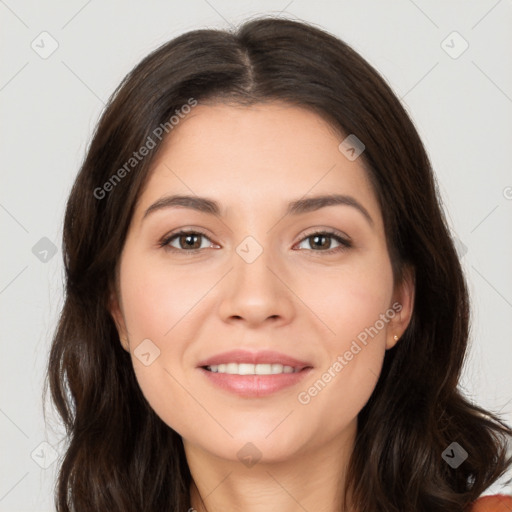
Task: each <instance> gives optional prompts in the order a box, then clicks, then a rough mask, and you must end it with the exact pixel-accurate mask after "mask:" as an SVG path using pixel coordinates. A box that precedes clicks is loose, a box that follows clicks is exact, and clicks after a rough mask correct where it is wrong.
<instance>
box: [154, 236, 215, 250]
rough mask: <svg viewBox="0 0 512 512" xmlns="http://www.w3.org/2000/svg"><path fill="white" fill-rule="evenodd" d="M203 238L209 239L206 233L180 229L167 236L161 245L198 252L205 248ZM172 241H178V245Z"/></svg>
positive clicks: (169, 248) (171, 248) (167, 247)
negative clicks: (202, 242)
mask: <svg viewBox="0 0 512 512" xmlns="http://www.w3.org/2000/svg"><path fill="white" fill-rule="evenodd" d="M202 238H203V239H206V240H209V239H208V238H207V237H206V235H205V234H203V233H200V232H197V231H180V232H178V233H174V234H173V235H171V236H168V237H166V238H165V239H164V240H162V241H161V243H160V246H161V247H164V248H165V249H168V250H170V251H181V252H196V251H199V250H201V249H204V248H205V247H202V244H201V239H202ZM171 242H176V243H177V246H176V245H172V243H171Z"/></svg>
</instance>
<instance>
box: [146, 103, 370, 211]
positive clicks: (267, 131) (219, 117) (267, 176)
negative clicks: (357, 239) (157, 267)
mask: <svg viewBox="0 0 512 512" xmlns="http://www.w3.org/2000/svg"><path fill="white" fill-rule="evenodd" d="M344 138H345V136H344V135H343V134H341V133H339V132H338V130H336V129H335V128H334V127H333V126H331V125H330V124H329V123H328V122H327V121H325V120H324V119H323V118H322V117H320V116H319V115H318V114H316V113H314V112H312V111H311V110H308V109H305V108H302V107H297V106H293V105H289V104H286V103H280V102H274V103H265V104H257V105H254V106H250V107H243V106H238V105H227V104H213V105H204V104H200V105H198V106H196V107H195V108H194V109H192V111H191V112H190V114H188V115H186V116H184V118H183V119H181V120H180V121H179V123H178V124H177V125H176V126H175V127H174V129H173V131H172V132H171V133H170V134H169V136H168V138H167V139H166V140H165V142H164V146H163V147H162V148H161V150H160V152H159V155H158V158H157V159H156V160H155V162H154V163H153V165H152V168H151V170H150V174H149V176H148V180H147V182H146V186H145V188H144V191H143V193H142V195H141V197H140V198H139V208H138V211H137V213H136V215H137V216H138V217H139V218H140V217H141V216H142V215H143V213H144V210H145V209H146V208H147V207H148V205H149V204H150V203H151V202H154V201H155V200H157V199H158V198H160V197H162V196H164V195H168V194H171V193H173V194H175V193H183V194H185V193H186V194H189V195H191V194H192V195H194V194H195V195H198V196H209V197H215V198H216V199H217V200H218V201H219V202H220V203H221V204H225V205H235V206H236V208H237V210H238V211H241V210H243V209H245V208H246V209H247V210H252V211H254V209H256V211H258V209H262V208H266V209H271V208H273V204H275V205H276V206H277V207H279V208H281V207H282V205H283V204H284V203H285V202H286V203H288V202H289V201H292V200H296V199H298V198H300V197H304V196H309V195H318V194H330V193H339V194H349V195H351V196H357V199H358V200H359V201H360V202H363V203H366V204H365V206H366V207H367V209H368V210H371V211H372V212H373V215H372V216H373V217H374V218H375V217H378V216H379V211H378V210H379V209H378V204H377V200H376V197H375V194H374V191H373V189H372V186H371V184H370V181H369V179H368V176H367V171H366V169H365V168H364V167H363V162H362V159H356V160H354V161H350V160H349V159H347V158H346V156H345V155H344V154H343V153H342V152H341V151H340V150H339V145H340V143H341V142H342V141H343V139H344Z"/></svg>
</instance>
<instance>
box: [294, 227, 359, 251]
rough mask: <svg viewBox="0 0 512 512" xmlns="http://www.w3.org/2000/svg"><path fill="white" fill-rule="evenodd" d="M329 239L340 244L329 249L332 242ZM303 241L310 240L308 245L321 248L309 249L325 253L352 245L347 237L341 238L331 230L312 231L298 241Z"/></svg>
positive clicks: (342, 249)
mask: <svg viewBox="0 0 512 512" xmlns="http://www.w3.org/2000/svg"><path fill="white" fill-rule="evenodd" d="M329 239H334V240H335V241H336V242H337V243H339V244H340V245H339V246H338V247H335V248H334V249H331V248H330V247H331V244H332V242H330V241H328V240H329ZM326 240H327V242H326ZM304 241H310V246H312V247H315V246H316V247H320V249H321V250H315V249H310V250H313V252H323V253H327V254H332V253H336V252H341V251H345V250H347V249H349V248H350V247H352V242H351V241H350V240H349V239H348V238H343V237H342V236H341V235H339V234H337V233H335V232H333V231H315V232H314V233H310V234H308V235H307V236H306V237H305V238H303V239H302V240H301V242H300V243H303V242H304ZM311 241H312V243H311ZM322 248H324V249H325V248H327V250H323V249H322Z"/></svg>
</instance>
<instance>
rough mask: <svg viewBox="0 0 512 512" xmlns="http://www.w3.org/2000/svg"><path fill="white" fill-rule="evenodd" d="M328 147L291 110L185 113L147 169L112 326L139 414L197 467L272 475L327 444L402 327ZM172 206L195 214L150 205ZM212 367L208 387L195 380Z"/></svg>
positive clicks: (389, 280) (402, 313) (311, 119)
mask: <svg viewBox="0 0 512 512" xmlns="http://www.w3.org/2000/svg"><path fill="white" fill-rule="evenodd" d="M343 139H344V137H341V136H339V135H337V134H336V133H335V131H334V130H333V129H332V128H331V127H330V126H329V125H328V124H327V123H326V122H325V121H323V120H322V119H321V118H320V117H318V116H317V115H316V114H314V113H312V112H310V111H308V110H305V109H302V108H298V107H295V106H289V105H286V104H281V103H272V104H264V105H263V104H260V105H257V106H253V107H234V106H227V105H198V106H197V107H195V108H194V109H193V111H192V112H191V113H190V114H189V115H188V116H187V117H186V118H185V119H183V120H181V121H180V124H179V125H178V126H176V127H175V128H174V130H173V131H172V132H171V137H170V138H169V139H168V140H167V141H166V145H165V146H164V147H163V148H162V152H161V153H160V154H159V157H158V160H157V161H156V162H155V164H154V165H153V168H152V171H151V173H150V175H149V177H148V181H147V184H146V187H145V188H144V190H143V192H142V194H141V196H140V197H139V201H138V204H137V207H136V210H135V212H134V215H133V218H132V221H131V226H130V229H129V233H128V235H127V239H126V243H125V246H124V248H123V251H122V254H121V258H120V266H119V281H118V289H119V295H118V296H116V297H113V301H112V308H111V313H112V315H113V317H114V319H115V321H116V324H117V326H118V330H119V334H120V338H121V339H122V340H123V341H122V343H123V347H124V348H125V349H126V350H128V351H129V352H130V353H131V356H132V362H133V367H134V371H135V373H136V377H137V380H138V382H139V385H140V387H141V389H142V392H143V393H144V395H145V397H146V399H147V400H148V402H149V403H150V405H151V406H152V408H153V409H154V410H155V412H156V413H157V414H158V416H159V417H160V418H161V419H162V420H163V421H164V422H165V423H166V424H167V425H169V426H170V427H172V428H173V429H174V430H176V431H177V432H178V433H179V434H180V435H181V436H182V437H183V439H184V441H185V442H186V443H188V444H190V445H194V446H196V447H198V449H201V450H203V451H204V452H205V453H206V452H207V453H209V454H212V455H214V456H217V457H220V458H222V459H228V460H232V461H237V460H241V459H240V457H241V453H242V454H243V452H241V453H240V452H239V451H240V450H241V448H243V447H245V448H243V449H245V450H255V448H247V446H246V443H248V442H251V443H252V444H253V445H254V447H256V448H257V450H258V452H259V456H261V457H262V460H266V461H279V460H285V459H290V458H293V457H294V456H296V455H298V454H303V453H306V452H308V451H309V450H317V449H319V448H320V447H321V446H322V445H325V444H326V443H329V442H331V441H333V440H335V439H337V438H340V437H341V436H343V433H344V432H347V431H348V430H350V429H353V428H354V425H355V424H356V419H357V414H358V413H359V411H360V410H361V409H362V407H363V406H364V404H365V403H366V402H367V400H368V399H369V397H370V395H371V393H372V391H373V389H374V387H375V384H376V382H377V379H378V375H379V372H380V370H381V365H382V361H383V357H384V354H385V351H386V349H389V348H391V347H392V346H393V345H394V344H395V343H396V340H395V339H394V335H397V336H398V337H400V335H401V334H402V333H403V331H404V330H405V328H406V326H407V323H408V321H409V319H410V313H411V310H412V297H413V289H412V286H411V285H410V284H409V282H408V281H405V282H404V284H402V285H400V286H397V287H394V284H393V274H392V268H391V262H390V259H389V254H388V249H387V246H386V240H385V232H384V226H383V220H382V215H381V212H380V209H379V205H378V202H377V197H376V195H375V192H374V191H373V190H372V187H371V185H370V182H369V180H368V177H367V174H366V171H365V169H364V168H363V166H362V162H361V159H360V158H357V159H356V160H353V161H351V160H349V159H348V158H347V157H346V156H345V154H344V153H342V152H341V151H340V149H338V146H339V145H340V143H341V142H342V140H343ZM127 179H129V178H127ZM334 194H337V195H340V196H344V197H342V199H341V202H339V203H338V204H334V203H331V204H328V205H325V204H322V202H321V201H316V202H311V201H309V200H310V199H312V198H315V197H318V196H325V195H331V196H332V195H334ZM177 195H180V196H185V195H186V196H192V198H193V199H195V200H196V204H194V203H192V202H191V201H188V202H186V201H183V200H182V201H179V202H178V203H174V205H173V204H171V202H169V201H165V200H164V201H162V200H163V199H164V198H167V197H169V196H177ZM198 198H206V199H208V200H209V201H214V202H215V203H216V204H217V207H218V212H213V207H212V205H211V204H210V203H205V202H204V201H203V202H202V203H201V202H199V201H197V200H198ZM299 200H300V201H302V203H299V204H298V205H297V204H296V205H295V208H293V209H289V208H290V204H291V203H294V202H296V201H299ZM158 202H159V203H158ZM152 206H153V207H152ZM148 209H149V210H148ZM212 212H213V213H212ZM182 231H184V232H186V233H185V234H183V233H181V234H180V232H182ZM187 233H188V234H187ZM233 350H242V351H245V355H246V356H247V359H246V358H244V357H242V356H241V358H240V359H238V358H237V355H236V354H234V355H229V356H222V354H223V353H225V352H228V351H233ZM264 351H272V353H271V354H270V355H269V358H266V359H265V358H264V357H263V356H264V355H265V354H263V355H262V354H261V353H262V352H264ZM217 355H220V360H216V361H213V362H212V361H210V363H211V365H214V366H215V365H217V364H222V363H226V364H227V366H226V367H222V366H221V367H220V368H217V370H220V372H219V371H217V372H214V371H211V370H212V368H210V369H205V368H203V367H202V366H203V365H204V366H206V363H208V362H209V361H208V359H210V358H213V357H214V356H217ZM267 355H268V354H267ZM260 356H261V357H260ZM285 357H289V358H293V360H287V359H285ZM237 362H238V363H240V362H242V363H247V364H248V366H247V365H246V364H240V365H238V364H236V363H237ZM251 362H252V363H253V364H254V363H260V364H261V366H260V365H259V364H258V365H257V366H250V363H251ZM286 363H288V364H286ZM272 364H274V365H279V364H283V367H279V366H272ZM286 366H291V367H292V368H293V373H286V372H289V371H290V370H289V369H288V368H285V367H286ZM213 370H215V368H213ZM299 370H300V371H299ZM226 371H227V372H234V374H232V373H225V372H226ZM269 371H277V372H279V373H277V374H275V375H265V373H268V372H269ZM245 372H247V373H248V374H246V375H238V374H239V373H242V374H243V373H245ZM283 372H285V373H283ZM255 373H256V375H254V374H255ZM277 426H279V427H278V428H276V427H277Z"/></svg>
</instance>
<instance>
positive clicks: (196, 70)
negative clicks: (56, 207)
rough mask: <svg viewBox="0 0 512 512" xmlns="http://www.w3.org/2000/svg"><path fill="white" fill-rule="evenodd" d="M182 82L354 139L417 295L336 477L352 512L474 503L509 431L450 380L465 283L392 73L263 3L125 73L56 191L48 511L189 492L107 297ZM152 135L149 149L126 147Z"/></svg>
mask: <svg viewBox="0 0 512 512" xmlns="http://www.w3.org/2000/svg"><path fill="white" fill-rule="evenodd" d="M191 98H192V99H193V100H194V101H197V102H199V103H201V102H207V101H223V102H232V103H236V104H242V105H252V104H256V103H258V102H265V101H271V100H280V101H285V102H288V103H289V104H293V105H296V106H300V107H303V108H308V109H312V110H313V111H314V112H316V113H317V114H318V115H320V116H322V117H323V118H325V119H327V120H328V121H329V122H330V123H331V125H332V126H333V127H334V128H335V129H337V130H339V131H340V133H345V134H355V135H356V136H357V138H358V139H360V140H361V141H363V143H364V145H365V151H364V153H363V154H362V155H361V159H362V162H363V163H364V165H365V167H366V169H367V172H368V175H369V177H370V179H371V181H372V184H373V187H374V190H375V193H376V195H377V197H378V200H379V204H380V207H381V211H382V215H383V219H384V225H385V229H386V237H387V242H388V248H389V252H390V258H391V261H392V265H393V272H394V276H395V279H396V281H400V280H401V279H402V277H403V274H402V271H403V269H404V268H405V267H404V266H405V265H410V266H412V267H413V268H414V272H415V278H416V279H415V285H416V295H415V296H416V299H415V303H414V311H413V315H412V319H411V322H410V324H409V326H408V328H407V329H406V331H405V332H404V334H403V336H402V338H401V339H400V341H399V342H398V343H397V344H396V345H395V347H394V348H393V349H390V350H388V351H387V352H386V355H385V359H384V366H383V370H382V373H381V376H380V378H379V381H378V383H377V385H376V388H375V390H374V392H373V394H372V396H371V398H370V399H369V401H368V402H367V404H366V405H365V406H364V408H363V409H362V411H361V412H360V414H359V416H358V434H357V438H356V443H355V446H354V450H353V453H352V457H351V459H350V467H349V473H348V479H347V487H346V491H348V489H351V493H352V499H353V504H354V507H355V508H356V509H357V510H358V511H359V512H378V511H386V512H391V511H396V512H404V511H415V512H419V511H425V512H427V511H428V512H436V511H439V512H441V511H442V512H457V511H460V512H462V511H465V510H468V509H469V506H470V504H471V503H472V502H473V501H474V500H475V499H476V498H477V497H478V496H479V495H480V494H481V493H482V492H483V491H485V490H486V489H487V488H488V487H489V486H490V485H491V484H492V483H493V482H495V481H496V480H497V479H498V478H499V477H500V476H502V475H503V474H504V473H505V471H506V470H507V468H509V467H510V464H511V462H512V461H511V459H510V458H508V459H507V452H506V447H507V444H506V443H507V439H510V436H512V430H511V429H510V428H509V426H508V425H506V424H505V423H504V422H503V421H502V420H501V419H500V418H499V417H498V416H497V415H494V414H492V413H490V412H488V411H485V410H484V409H482V408H480V407H478V406H477V405H475V404H473V403H471V402H470V401H469V400H468V399H467V398H465V397H464V396H463V395H462V393H461V391H460V389H459V388H458V381H459V377H460V374H461V368H462V366H463V362H464V358H465V354H466V349H467V342H468V330H469V300H468V291H467V287H466V283H465V278H464V275H463V272H462V270H461V265H460V263H459V260H458V257H457V253H456V251H455V248H454V243H453V240H452V238H451V235H450V232H449V229H448V227H447V222H446V220H445V217H444V213H443V211H442V208H441V206H440V202H439V199H438V193H437V190H436V182H435V178H434V175H433V172H432V169H431V165H430V162H429V160H428V157H427V154H426V151H425V148H424V146H423V144H422V142H421V140H420V138H419V136H418V133H417V131H416V129H415V127H414V125H413V123H412V121H411V120H410V118H409V116H408V115H407V113H406V112H405V110H404V108H403V107H402V105H401V103H400V101H399V100H398V99H397V97H396V96H395V95H394V94H393V92H392V91H391V89H390V87H389V86H388V85H387V84H386V82H385V81H384V80H383V79H382V77H381V76H380V75H379V74H378V73H377V71H376V70H375V69H373V68H372V67H371V66H370V65H369V64H368V63H367V62H366V61H365V60H364V59H363V58H362V57H361V56H360V55H358V54H357V53H356V52H355V51H354V50H352V49H351V48H350V47H349V46H348V45H347V44H345V43H344V42H343V41H341V40H340V39H338V38H336V37H334V36H333V35H331V34H329V33H327V32H325V31H323V30H321V29H318V28H316V27H314V26H312V25H311V24H307V23H302V22H298V21H291V20H285V19H278V18H277V19H275V18H269V17H265V18H259V19H253V20H249V21H248V22H246V23H245V24H243V25H241V27H239V28H238V29H237V30H236V31H233V32H230V31H223V30H195V31H191V32H188V33H185V34H183V35H181V36H179V37H177V38H175V39H173V40H171V41H169V42H168V43H166V44H164V45H162V46H161V47H159V48H158V49H156V50H155V51H153V52H152V53H151V54H150V55H148V56H147V57H146V58H144V59H143V60H142V61H141V62H140V63H139V64H138V65H137V66H136V67H135V68H134V69H133V70H132V71H131V72H130V73H129V74H128V75H127V76H126V77H125V78H124V80H123V81H122V83H121V84H120V85H119V87H118V88H117V89H116V91H115V92H114V93H113V95H112V96H111V98H110V100H109V102H108V104H107V106H106V108H105V111H104V113H103V115H102V117H101V119H100V121H99V123H98V126H97V128H96V131H95V133H94V136H93V138H92V141H91V143H90V146H89V148H88V150H87V154H86V157H85V160H84V162H83V165H82V167H81V169H80V172H79V174H78V176H77V178H76V181H75V183H74V186H73V188H72V191H71V194H70V197H69V200H68V203H67V208H66V213H65V219H64V230H63V253H64V265H65V277H66V282H65V303H64V306H63V309H62V312H61V315H60V319H59V323H58V326H57V329H56V332H55V335H54V338H53V344H52V347H51V352H50V356H49V362H48V373H47V380H46V381H45V392H46V391H47V386H48V383H49V387H50V390H51V397H52V400H53V403H54V405H55V407H56V409H57V411H58V413H59V415H60V416H61V417H62V420H63V423H64V425H65V427H66V431H67V440H68V441H69V442H68V446H67V447H66V452H65V455H64V457H63V460H62V461H61V464H60V468H59V469H60V470H59V475H58V481H57V486H56V492H55V502H56V506H57V510H58V511H59V512H67V511H76V512H82V511H95V512H98V511H105V512H106V511H109V512H112V511H122V512H130V511H133V512H135V511H136V512H142V511H148V512H149V511H151V512H154V511H156V510H172V511H176V512H182V511H186V510H187V509H188V507H189V506H190V502H189V487H190V484H191V475H190V472H189V469H188V465H187V461H186V457H185V453H184V449H183V443H182V439H181V437H180V435H178V434H177V433H176V432H175V431H174V430H172V429H171V428H170V427H169V426H167V425H166V424H165V423H164V422H163V421H162V420H161V419H160V418H159V417H158V416H157V415H156V414H155V412H154V411H153V410H152V409H151V407H150V406H149V404H148V402H147V401H146V399H145V398H144V396H143V394H142V392H141V390H140V388H139V385H138V383H137V380H136V377H135V375H134V371H133V367H132V363H131V358H130V355H129V354H128V353H127V352H126V351H125V350H124V349H123V348H122V346H121V343H120V341H119V337H118V332H117V330H116V326H115V324H114V321H113V319H112V317H111V315H110V314H109V310H108V305H109V297H110V294H111V292H112V290H113V289H114V286H115V277H116V266H117V263H118V260H119V257H120V254H121V251H122V248H123V245H124V241H125V237H126V234H127V230H128V227H129V224H130V220H131V217H132V214H133V211H134V206H135V204H136V201H137V199H138V197H139V195H140V193H141V190H142V187H143V186H144V183H145V180H146V178H147V176H148V171H149V169H150V167H151V163H152V162H153V161H154V159H155V157H156V155H157V154H158V151H159V149H160V148H161V147H162V144H161V140H160V139H159V138H158V137H156V135H155V133H160V132H161V133H160V135H161V139H162V140H165V137H163V136H162V135H167V134H169V136H170V137H172V127H171V123H169V119H170V118H171V117H172V116H173V113H175V112H176V111H178V112H179V111H180V109H181V108H182V107H183V106H184V105H186V104H191ZM166 123H167V124H166ZM158 127H161V129H160V132H159V131H158V130H157V128H158ZM162 127H165V133H164V132H163V131H162ZM155 130H156V132H155ZM148 138H151V139H152V141H153V143H154V144H153V146H154V148H153V149H151V150H150V151H149V154H148V155H147V156H146V157H145V158H144V159H140V160H138V159H137V162H136V163H135V162H134V161H131V160H130V159H131V158H132V157H133V153H134V152H137V151H138V150H139V149H140V148H141V147H142V146H143V145H145V144H146V145H147V146H148V145H149V144H147V141H148V140H149V139H148ZM340 142H341V141H340ZM127 162H130V164H129V165H127ZM120 169H124V170H125V171H126V172H124V173H123V172H120ZM114 175H115V176H117V177H114ZM107 184H109V185H107ZM452 442H457V443H458V444H459V445H460V446H462V447H463V448H464V449H465V450H466V451H467V452H468V457H467V459H466V460H465V461H464V462H463V463H462V464H461V465H460V466H459V467H458V468H456V469H454V468H452V467H451V466H450V465H449V464H447V463H446V462H445V461H444V460H443V458H442V454H443V451H444V450H445V449H446V448H447V447H448V446H449V445H450V444H451V443H452Z"/></svg>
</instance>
